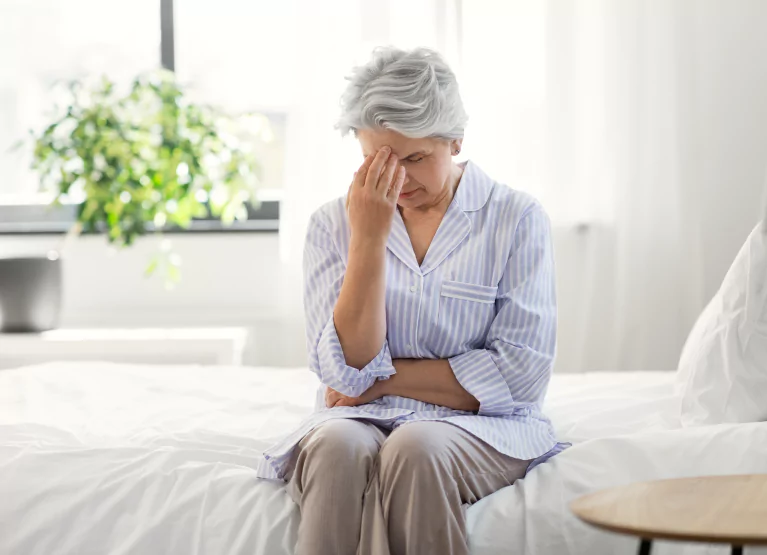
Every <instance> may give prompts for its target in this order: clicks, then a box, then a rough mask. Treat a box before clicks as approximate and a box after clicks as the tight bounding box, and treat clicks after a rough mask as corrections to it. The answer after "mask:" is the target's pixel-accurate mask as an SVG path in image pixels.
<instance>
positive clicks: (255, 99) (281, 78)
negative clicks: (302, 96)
mask: <svg viewBox="0 0 767 555" xmlns="http://www.w3.org/2000/svg"><path fill="white" fill-rule="evenodd" d="M296 8H297V6H296V2H295V1H294V0H281V1H280V2H275V1H274V0H268V1H267V0H216V1H215V2H211V1H210V0H176V3H175V20H176V28H175V38H176V73H177V75H178V77H179V80H180V81H181V82H182V83H184V84H186V85H188V86H189V87H190V91H191V92H192V96H193V97H194V98H196V99H198V100H202V101H205V102H209V103H212V104H215V105H216V106H218V107H220V108H221V109H223V110H224V111H225V112H227V113H230V114H239V113H244V112H249V111H257V112H260V113H262V114H263V115H265V116H267V118H268V120H269V124H270V128H271V129H270V133H269V135H270V137H271V141H269V142H263V143H261V142H259V144H255V145H253V147H254V149H255V151H256V154H257V156H258V159H259V161H260V162H261V165H262V185H263V187H264V189H266V190H267V191H264V193H265V194H266V195H267V196H269V195H273V194H274V193H275V191H274V190H275V189H281V188H282V186H283V181H284V158H285V140H286V137H285V135H286V129H287V110H288V107H289V106H290V104H291V103H292V101H293V98H292V95H293V93H294V92H295V91H296V89H295V87H294V86H293V84H294V83H295V81H296V78H295V74H296V69H295V68H296V64H295V63H294V60H295V58H294V56H295V47H296V40H295V28H296V25H295V21H296Z"/></svg>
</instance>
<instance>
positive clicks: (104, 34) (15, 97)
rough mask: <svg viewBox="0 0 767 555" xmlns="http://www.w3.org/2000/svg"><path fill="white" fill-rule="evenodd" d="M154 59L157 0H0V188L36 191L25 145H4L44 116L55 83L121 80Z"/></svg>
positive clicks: (40, 123)
mask: <svg viewBox="0 0 767 555" xmlns="http://www.w3.org/2000/svg"><path fill="white" fill-rule="evenodd" d="M159 60H160V3H159V0H132V1H131V2H117V1H116V0H3V2H2V3H0V176H2V178H1V179H0V195H6V194H29V193H34V192H36V191H37V188H38V180H37V178H36V176H35V175H34V174H33V173H32V172H31V170H29V169H28V168H29V155H28V150H29V149H24V151H22V152H20V153H9V152H8V149H9V147H10V146H11V145H13V144H14V143H15V142H16V141H18V140H19V139H21V138H24V137H27V132H28V130H29V129H39V128H40V127H41V126H43V125H45V124H46V122H47V121H48V118H49V117H50V116H51V115H52V113H53V112H52V108H53V102H54V98H53V94H52V91H51V88H52V86H53V85H54V84H55V83H57V82H59V81H68V80H70V79H73V78H81V77H85V76H88V75H101V74H106V75H109V76H110V77H111V78H113V79H115V80H117V81H118V82H125V81H127V80H129V79H130V78H132V77H134V76H135V75H136V74H137V73H140V72H141V71H145V70H150V69H154V68H156V67H158V66H159Z"/></svg>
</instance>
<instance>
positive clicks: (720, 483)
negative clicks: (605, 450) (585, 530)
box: [570, 474, 767, 555]
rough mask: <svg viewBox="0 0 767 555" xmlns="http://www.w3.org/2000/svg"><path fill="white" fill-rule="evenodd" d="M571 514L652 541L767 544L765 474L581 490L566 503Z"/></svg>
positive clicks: (737, 550)
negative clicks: (577, 495)
mask: <svg viewBox="0 0 767 555" xmlns="http://www.w3.org/2000/svg"><path fill="white" fill-rule="evenodd" d="M570 509H571V510H572V511H573V513H575V515H576V516H577V517H578V518H580V519H581V520H583V521H584V522H587V523H589V524H592V525H593V526H597V527H599V528H602V529H604V530H609V531H611V532H617V533H619V534H628V535H632V536H636V537H638V538H641V543H640V545H639V553H640V554H641V555H649V553H650V551H651V549H652V540H678V541H688V542H705V543H724V544H730V545H731V546H732V553H733V554H738V555H739V554H741V553H743V546H744V545H767V474H752V475H746V476H704V477H700V478H682V479H677V480H659V481H655V482H641V483H637V484H630V485H627V486H622V487H616V488H610V489H606V490H603V491H599V492H597V493H593V494H591V495H586V496H584V497H581V498H579V499H577V500H575V501H574V502H573V503H571V504H570Z"/></svg>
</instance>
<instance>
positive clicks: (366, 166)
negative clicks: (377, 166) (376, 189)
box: [352, 152, 380, 187]
mask: <svg viewBox="0 0 767 555" xmlns="http://www.w3.org/2000/svg"><path fill="white" fill-rule="evenodd" d="M379 154H380V152H379ZM375 159H376V157H375V156H373V155H372V154H370V155H368V156H366V157H365V160H364V161H363V162H362V165H361V166H360V169H358V170H357V172H356V173H355V174H354V180H353V181H352V186H356V187H364V186H365V179H366V178H367V174H368V171H369V170H370V166H371V165H372V164H373V161H374V160H375Z"/></svg>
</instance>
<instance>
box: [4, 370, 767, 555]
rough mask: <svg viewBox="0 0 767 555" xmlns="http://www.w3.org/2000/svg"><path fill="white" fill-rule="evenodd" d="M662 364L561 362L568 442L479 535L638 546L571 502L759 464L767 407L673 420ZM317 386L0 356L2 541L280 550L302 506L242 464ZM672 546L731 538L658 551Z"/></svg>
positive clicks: (545, 547)
mask: <svg viewBox="0 0 767 555" xmlns="http://www.w3.org/2000/svg"><path fill="white" fill-rule="evenodd" d="M673 379H674V378H673V374H671V373H660V372H637V373H620V374H619V373H605V374H585V375H583V374H579V375H569V374H564V375H557V376H555V377H554V379H553V381H552V385H551V389H550V394H549V397H548V398H547V406H546V411H547V414H548V415H549V416H550V417H551V419H552V421H553V422H554V425H555V427H556V428H557V431H558V433H559V437H560V438H561V439H564V440H567V441H572V442H573V443H574V444H575V445H574V446H573V447H572V448H570V449H568V450H567V451H565V452H564V453H562V454H560V455H558V456H557V457H555V458H554V459H552V460H551V461H549V462H548V463H546V464H544V465H541V466H539V467H538V468H536V469H535V470H534V471H532V472H531V473H530V474H529V475H528V476H527V478H525V480H522V481H520V482H518V483H517V484H515V485H514V486H512V487H509V488H506V489H504V490H501V491H499V492H497V493H496V494H494V495H492V496H490V497H488V498H486V499H484V500H482V501H480V502H479V503H477V504H476V505H474V506H473V507H470V508H469V510H468V523H469V538H470V542H471V544H472V552H473V553H475V554H491V553H492V554H501V553H503V554H509V553H520V554H521V553H530V554H542V555H549V554H551V555H553V554H586V553H589V554H592V553H593V554H599V553H605V554H607V553H633V552H634V550H635V545H636V544H635V541H633V540H631V539H629V538H624V537H621V536H615V535H611V534H607V533H604V532H600V531H597V530H594V529H592V528H589V527H587V526H585V525H583V524H581V523H579V522H578V521H577V520H576V519H575V518H574V517H572V516H571V515H570V513H569V511H568V509H567V505H568V503H569V501H570V500H572V499H574V498H575V497H577V496H579V495H581V494H583V493H587V492H590V491H594V490H596V489H600V488H603V487H608V486H612V485H617V484H623V483H629V482H634V481H638V480H648V479H655V478H668V477H676V476H691V475H703V474H736V473H749V472H767V423H764V424H735V425H724V426H709V427H701V428H695V429H680V427H679V417H678V404H677V401H676V399H675V397H674V396H673V393H672V392H673ZM316 386H317V382H316V380H315V379H314V377H313V375H312V374H311V373H309V372H308V371H306V370H305V369H268V368H235V367H231V368H230V367H198V366H184V367H167V366H162V367H149V366H133V365H115V364H109V363H92V362H89V363H66V364H65V363H52V364H47V365H40V366H33V367H27V368H22V369H17V370H6V371H2V372H0V553H2V554H3V555H6V554H23V555H34V554H41V555H55V554H71V553H83V554H84V553H88V554H107V553H109V554H141V555H153V554H171V553H172V554H199V555H208V554H211V555H213V554H215V555H223V554H248V555H252V554H262V553H263V554H268V555H282V554H289V553H291V551H292V546H293V544H294V542H295V534H296V529H297V525H298V520H299V514H298V511H297V508H296V507H295V506H294V504H293V503H292V501H291V500H290V499H289V498H288V496H287V494H286V493H285V492H284V491H283V489H282V488H281V487H280V485H279V484H278V483H275V482H268V481H263V480H256V479H255V477H254V472H253V470H254V468H255V466H256V464H257V462H258V458H259V456H260V452H261V450H262V449H263V448H264V447H265V446H267V445H269V444H270V443H271V442H272V441H273V440H275V439H276V438H278V437H280V436H281V435H282V434H283V433H285V432H287V431H288V430H291V429H292V428H293V427H294V426H295V425H296V424H298V422H299V421H300V420H301V419H302V418H303V417H304V416H305V415H306V414H307V413H308V412H309V411H310V410H311V406H312V404H313V402H314V393H315V390H316ZM669 546H672V547H673V549H669ZM672 552H673V553H690V554H692V553H695V554H701V553H706V552H711V553H725V550H724V548H721V547H720V548H706V547H703V546H687V545H678V544H677V545H674V544H660V545H659V549H657V550H655V551H654V554H656V555H657V554H661V555H663V553H672ZM753 553H756V550H753Z"/></svg>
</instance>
